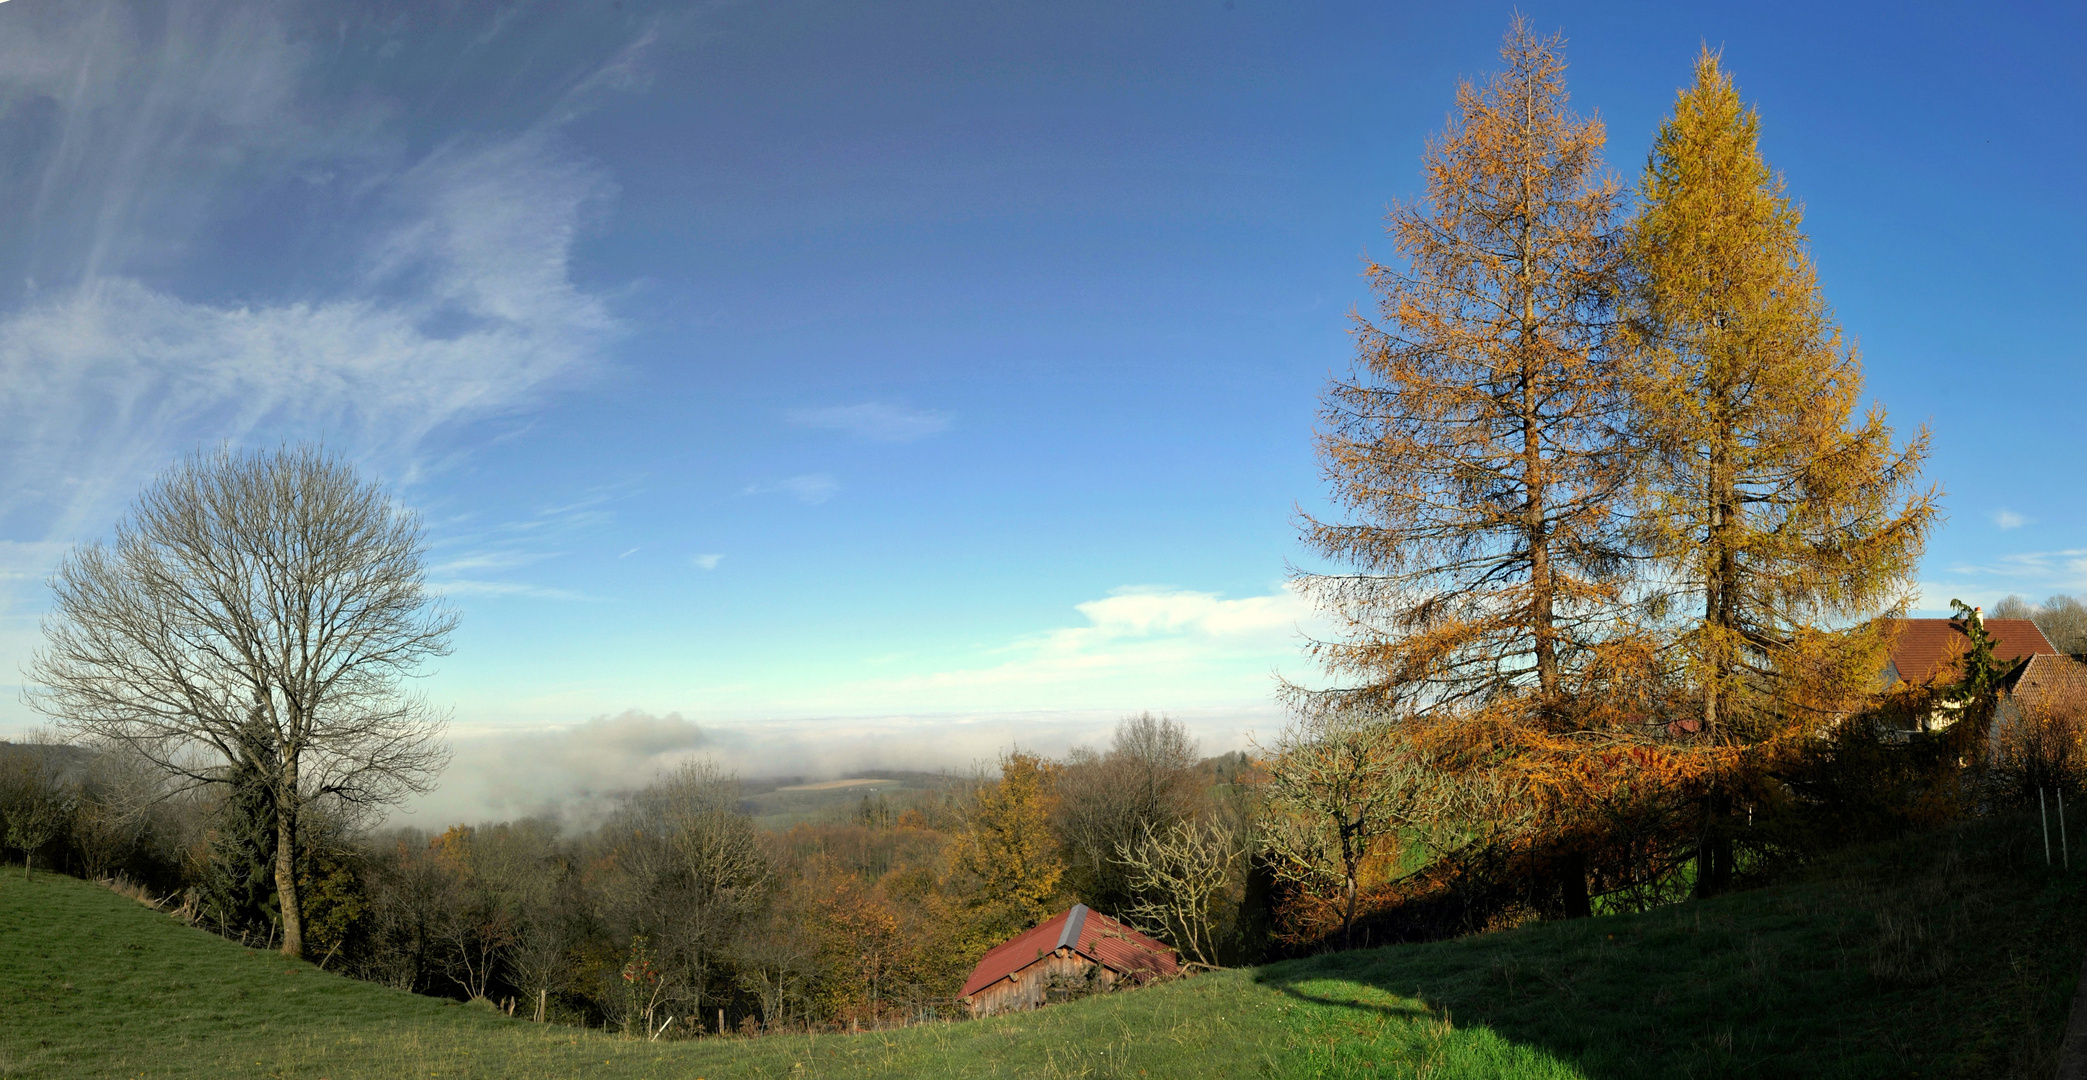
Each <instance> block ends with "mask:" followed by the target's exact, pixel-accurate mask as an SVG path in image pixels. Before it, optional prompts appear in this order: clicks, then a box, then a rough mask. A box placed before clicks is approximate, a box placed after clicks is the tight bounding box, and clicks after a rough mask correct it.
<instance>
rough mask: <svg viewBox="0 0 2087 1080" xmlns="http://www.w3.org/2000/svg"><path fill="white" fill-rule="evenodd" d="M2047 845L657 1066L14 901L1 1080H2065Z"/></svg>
mask: <svg viewBox="0 0 2087 1080" xmlns="http://www.w3.org/2000/svg"><path fill="white" fill-rule="evenodd" d="M2036 835H2037V834H2036V833H2034V832H2033V823H2032V822H2027V821H2017V820H2008V821H1997V822H1993V821H1989V822H1978V823H1974V824H1972V825H1969V826H1965V827H1963V828H1960V829H1956V830H1952V831H1947V832H1941V833H1935V834H1930V835H1927V836H1922V837H1915V838H1913V839H1911V840H1909V841H1907V842H1905V843H1901V844H1897V845H1891V846H1888V847H1883V848H1876V849H1869V850H1865V851H1860V852H1856V853H1853V854H1851V855H1848V856H1846V857H1843V858H1841V859H1837V860H1835V861H1834V862H1832V863H1831V864H1828V865H1825V866H1822V867H1820V868H1819V869H1818V872H1817V873H1816V874H1815V875H1814V876H1812V877H1811V878H1809V879H1807V880H1805V881H1802V882H1798V883H1795V884H1791V885H1787V886H1781V887H1777V888H1772V889H1763V890H1759V891H1756V892H1749V893H1741V894H1736V895H1732V896H1727V897H1722V898H1719V899H1716V900H1711V901H1705V902H1700V903H1689V904H1681V905H1676V906H1674V907H1669V908H1663V909H1660V910H1657V911H1653V912H1649V913H1646V914H1640V915H1620V916H1606V917H1598V918H1593V919H1584V920H1580V921H1577V922H1571V923H1543V924H1534V925H1528V926H1524V927H1521V928H1519V929H1515V930H1509V931H1504V932H1500V933H1494V934H1487V935H1482V936H1478V937H1472V938H1465V939H1462V940H1458V941H1447V942H1438V943H1434V944H1428V945H1408V946H1394V947H1391V948H1383V949H1371V950H1358V951H1356V952H1349V953H1339V954H1331V955H1327V956H1321V957H1316V958H1312V959H1308V960H1298V961H1290V962H1287V963H1282V964H1275V965H1271V966H1269V967H1265V968H1258V969H1248V970H1237V971H1225V972H1217V973H1213V974H1205V975H1199V976H1196V977H1194V978H1190V979H1186V980H1183V981H1181V982H1177V983H1172V984H1168V985H1164V986H1159V987H1155V988H1151V989H1146V990H1137V991H1131V992H1126V993H1118V994H1113V995H1107V996H1103V997H1097V998H1090V999H1087V1000H1084V1001H1076V1002H1071V1003H1068V1004H1062V1005H1054V1006H1051V1007H1049V1008H1046V1009H1043V1010H1041V1011H1038V1012H1033V1013H1023V1014H1016V1015H1013V1016H1007V1017H1000V1018H995V1019H992V1020H984V1021H977V1022H963V1023H956V1024H931V1025H924V1026H920V1027H914V1028H908V1029H903V1030H899V1031H892V1032H871V1033H864V1034H861V1035H853V1036H836V1035H817V1036H807V1035H803V1034H798V1035H773V1036H766V1037H761V1038H753V1039H743V1038H732V1039H716V1038H706V1039H698V1040H692V1041H672V1040H662V1041H659V1042H653V1043H648V1042H645V1041H642V1040H637V1039H624V1038H621V1037H618V1036H616V1035H612V1034H607V1033H603V1032H598V1031H580V1030H576V1029H572V1028H564V1027H558V1026H555V1025H543V1026H539V1025H535V1024H530V1023H527V1022H524V1021H519V1020H511V1019H509V1018H507V1017H506V1016H503V1015H500V1014H499V1013H498V1012H497V1011H495V1010H494V1009H492V1008H491V1007H490V1006H486V1005H483V1004H481V1005H475V1006H474V1005H458V1004H455V1003H453V1002H445V1001H441V1000H438V999H433V998H426V997H417V996H415V995H412V994H408V993H404V992H402V991H398V990H392V989H389V988H386V987H381V986H375V985H372V984H368V983H359V982H354V981H352V980H349V979H344V978H340V977H338V976H335V975H330V974H327V973H324V972H321V971H319V970H318V969H317V968H315V967H313V966H312V965H310V964H304V963H293V962H288V961H285V960H283V959H282V958H281V957H280V956H277V955H275V954H272V953H261V952H255V951H253V950H249V949H245V948H242V947H240V946H239V945H237V944H235V943H232V942H228V941H225V940H223V939H221V938H217V937H214V936H212V935H209V934H206V933H204V932H202V931H199V930H192V929H190V928H188V927H186V926H183V925H181V924H180V923H178V922H176V921H174V920H173V919H171V918H170V917H168V916H166V915H163V914H160V913H157V912H154V911H152V910H149V909H147V908H145V907H143V906H140V905H139V904H136V903H134V902H132V901H130V900H127V899H125V898H123V897H121V896H118V895H116V894H114V893H112V892H109V891H106V890H104V889H101V888H99V887H97V886H94V885H90V884H87V883H85V882H81V881H76V880H73V879H70V878H64V877H58V876H54V875H49V874H42V873H39V874H37V875H35V876H34V877H33V878H32V879H30V880H27V881H25V880H24V879H23V876H22V875H21V874H20V873H18V872H16V873H0V1076H38V1077H44V1076H51V1077H71V1076H78V1077H115V1076H128V1077H139V1076H142V1077H241V1076H251V1077H262V1076H269V1077H276V1076H288V1077H327V1078H331V1080H340V1078H344V1077H386V1078H389V1077H400V1076H423V1077H425V1076H441V1077H552V1076H559V1077H563V1076H578V1075H586V1076H602V1077H670V1076H671V1077H700V1078H720V1077H779V1078H780V1077H824V1078H838V1077H875V1078H887V1077H888V1078H894V1080H896V1078H901V1077H903V1078H908V1080H910V1078H915V1077H927V1078H935V1077H950V1078H955V1077H988V1076H992V1077H1030V1076H1035V1077H1046V1076H1089V1077H1152V1078H1166V1077H1173V1078H1182V1080H1216V1078H1223V1077H1235V1076H1273V1077H1306V1076H1313V1077H1318V1076H1331V1077H1387V1076H1404V1077H1414V1076H1421V1075H1425V1076H1429V1077H1432V1078H1436V1080H1451V1078H1467V1077H1468V1078H1476V1077H1487V1078H1500V1077H1505V1078H1511V1080H1512V1078H1568V1077H1570V1078H1582V1080H1634V1078H1641V1077H1642V1078H1651V1077H1682V1076H1705V1077H1707V1076H1733V1077H1739V1076H1746V1077H1752V1076H1821V1077H1901V1076H1963V1077H2025V1078H2026V1077H2037V1078H2039V1080H2041V1078H2043V1077H2048V1076H2049V1075H2051V1073H2052V1071H2053V1069H2054V1065H2055V1055H2056V1050H2057V1046H2058V1042H2059V1039H2060V1037H2061V1034H2062V1031H2063V1024H2064V1019H2065V1015H2066V1011H2067V1008H2068V1003H2069V1002H2070V999H2071V996H2072V992H2073V988H2074V983H2073V980H2074V978H2075V974H2076V972H2077V971H2078V970H2079V968H2078V965H2079V961H2080V957H2081V951H2082V949H2083V947H2087V871H2083V872H2082V874H2081V875H2080V876H2078V877H2075V876H2071V875H2066V874H2063V873H2060V872H2055V871H2046V870H2045V868H2044V866H2043V861H2042V853H2041V848H2040V847H2038V846H2037V845H2036V842H2035V837H2036Z"/></svg>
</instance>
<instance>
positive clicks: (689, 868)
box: [608, 761, 772, 1014]
mask: <svg viewBox="0 0 2087 1080" xmlns="http://www.w3.org/2000/svg"><path fill="white" fill-rule="evenodd" d="M739 798H740V789H739V782H738V780H737V779H736V778H735V777H732V776H729V775H727V774H725V773H724V772H722V771H720V770H719V769H718V767H717V766H716V765H714V764H712V763H710V762H707V761H704V762H686V763H683V764H682V765H681V766H680V767H679V768H677V769H676V770H675V771H674V772H672V773H670V774H668V775H666V776H664V777H661V778H660V779H659V781H658V782H656V783H654V784H653V785H652V786H650V787H648V788H646V789H645V790H644V791H641V792H639V793H637V794H636V795H635V796H633V797H632V798H631V800H630V802H629V804H628V805H627V806H626V807H625V809H624V812H623V814H622V816H621V819H620V821H619V822H618V824H617V825H616V826H615V827H614V828H615V831H616V832H620V833H621V836H620V838H619V839H620V842H619V843H618V845H617V853H616V866H617V870H618V871H619V872H618V873H617V874H616V875H614V877H613V878H612V880H610V881H609V882H608V887H609V892H610V896H609V906H610V907H611V908H612V909H613V910H614V911H615V912H616V913H617V914H618V915H619V917H620V920H619V921H622V922H624V923H626V924H627V925H629V926H630V927H632V928H634V929H635V930H636V931H637V932H639V933H641V934H643V935H645V936H647V937H648V938H649V939H650V941H651V942H652V947H654V948H656V949H657V963H658V965H659V971H660V975H661V978H662V979H663V980H664V982H663V983H662V985H663V986H665V987H667V989H666V990H663V991H662V992H663V993H666V994H668V996H669V997H671V998H673V999H676V1000H677V1003H679V1004H681V1005H684V1006H685V1007H686V1008H687V1009H688V1010H690V1013H691V1014H695V1013H699V1012H700V1010H701V1009H702V1007H703V1004H704V1001H705V999H707V998H709V997H711V996H712V989H713V987H714V986H715V984H716V982H717V981H718V976H719V974H720V972H721V971H722V969H723V961H724V960H725V958H726V953H727V951H728V949H729V948H730V946H731V944H732V942H733V940H734V939H735V938H736V937H737V936H738V934H739V931H740V929H741V928H742V927H743V926H744V925H745V923H746V922H747V921H748V920H749V919H750V918H752V917H753V916H754V914H755V913H757V912H758V911H759V910H760V908H761V906H762V905H763V903H764V902H765V901H766V899H767V892H768V889H769V886H770V882H771V877H772V873H771V868H770V866H769V863H768V859H767V856H766V855H764V854H763V853H762V851H761V846H760V841H759V839H758V838H757V837H756V836H755V833H754V823H753V819H751V818H749V817H747V816H746V815H745V814H743V813H741V812H740V810H739V805H738V804H739Z"/></svg>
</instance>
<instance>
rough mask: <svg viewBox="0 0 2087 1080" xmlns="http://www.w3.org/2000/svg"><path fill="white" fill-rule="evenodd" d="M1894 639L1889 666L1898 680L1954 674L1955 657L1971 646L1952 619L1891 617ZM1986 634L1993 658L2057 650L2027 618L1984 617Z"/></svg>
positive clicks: (1921, 680)
mask: <svg viewBox="0 0 2087 1080" xmlns="http://www.w3.org/2000/svg"><path fill="white" fill-rule="evenodd" d="M1891 623H1892V625H1893V627H1894V628H1895V629H1896V630H1897V631H1898V638H1897V639H1896V640H1895V641H1893V642H1892V646H1891V666H1892V668H1893V669H1894V670H1896V671H1897V672H1898V676H1899V678H1900V679H1903V680H1905V681H1906V682H1910V683H1924V682H1927V681H1928V680H1930V679H1933V678H1935V677H1936V676H1937V675H1940V676H1942V678H1943V679H1945V680H1947V679H1952V678H1955V677H1956V664H1957V659H1958V658H1959V657H1961V656H1963V655H1964V653H1966V652H1968V651H1970V649H1971V639H1970V638H1968V637H1965V636H1964V630H1963V627H1962V625H1961V624H1959V623H1958V622H1957V621H1956V620H1955V619H1893V620H1891ZM1985 625H1986V633H1987V634H1989V635H1991V637H1992V638H1993V657H1994V658H1995V659H1998V660H2009V661H2012V660H2020V659H2021V658H2023V657H2025V656H2056V655H2058V650H2057V649H2054V648H2052V647H2051V643H2050V642H2049V641H2046V640H2045V639H2044V633H2043V631H2041V630H2038V629H2037V628H2036V624H2035V623H2033V622H2031V621H2029V620H2028V619H1987V620H1985Z"/></svg>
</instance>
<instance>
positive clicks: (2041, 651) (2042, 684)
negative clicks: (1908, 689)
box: [1884, 609, 2081, 737]
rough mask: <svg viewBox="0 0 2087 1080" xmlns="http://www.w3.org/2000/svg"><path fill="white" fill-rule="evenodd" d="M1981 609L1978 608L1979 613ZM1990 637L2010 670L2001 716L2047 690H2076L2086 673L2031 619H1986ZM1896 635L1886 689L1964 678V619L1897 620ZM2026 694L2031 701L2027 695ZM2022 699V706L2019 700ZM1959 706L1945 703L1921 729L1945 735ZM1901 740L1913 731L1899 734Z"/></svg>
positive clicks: (1966, 650) (1887, 664)
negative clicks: (2073, 683)
mask: <svg viewBox="0 0 2087 1080" xmlns="http://www.w3.org/2000/svg"><path fill="white" fill-rule="evenodd" d="M1974 610H1976V609H1974ZM1979 621H1980V622H1981V623H1983V624H1984V626H1985V630H1986V636H1988V637H1990V638H1991V639H1992V641H1993V659H1995V660H1997V661H1999V662H2000V663H2001V664H2003V665H2006V667H2007V671H2006V673H2005V674H2004V675H2002V676H2001V679H2000V685H1999V691H2000V699H2001V704H2000V713H1999V714H1996V715H2000V716H2012V715H2013V712H2011V711H2010V709H2011V708H2012V709H2013V711H2019V706H2021V705H2025V704H2028V703H2029V702H2030V701H2031V700H2032V699H2034V698H2036V697H2037V696H2038V695H2041V694H2045V693H2048V692H2051V691H2049V690H2047V687H2054V686H2057V685H2061V684H2063V685H2070V683H2071V681H2072V679H2073V678H2074V677H2075V675H2076V672H2075V671H2074V669H2077V668H2080V666H2081V665H2080V664H2079V662H2078V661H2076V660H2074V659H2072V658H2071V657H2069V656H2066V655H2064V654H2063V653H2060V652H2059V651H2058V650H2057V649H2055V648H2053V647H2052V646H2051V643H2050V641H2049V640H2048V639H2046V638H2045V637H2044V634H2043V631H2042V630H2039V629H2037V626H2036V624H2035V623H2034V622H2031V621H2030V620H2028V619H1987V618H1980V620H1979ZM1891 623H1892V624H1893V629H1894V631H1895V632H1896V636H1895V637H1894V638H1893V640H1892V645H1891V658H1890V659H1889V660H1888V661H1886V662H1885V665H1884V686H1885V688H1886V689H1889V688H1891V687H1893V686H1896V685H1900V684H1911V685H1915V686H1944V685H1947V684H1949V683H1953V682H1955V681H1957V680H1958V679H1960V678H1962V677H1963V658H1964V656H1965V654H1967V653H1969V652H1970V651H1971V638H1970V637H1969V636H1968V635H1966V634H1965V633H1964V624H1963V622H1962V620H1958V619H1893V620H1891ZM2024 695H2026V696H2024ZM2017 698H2020V699H2021V700H2020V701H2016V700H2015V699H2017ZM1958 708H1959V706H1958V705H1956V704H1952V703H1949V702H1943V703H1941V704H1939V705H1938V706H1937V707H1936V708H1935V710H1934V711H1933V712H1931V713H1929V714H1928V715H1925V716H1922V717H1921V718H1920V730H1922V731H1940V730H1942V729H1944V728H1947V727H1949V725H1950V724H1952V723H1954V722H1955V720H1956V711H1957V709H1958ZM1899 735H1900V736H1901V737H1904V736H1907V735H1910V732H1901V733H1899Z"/></svg>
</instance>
